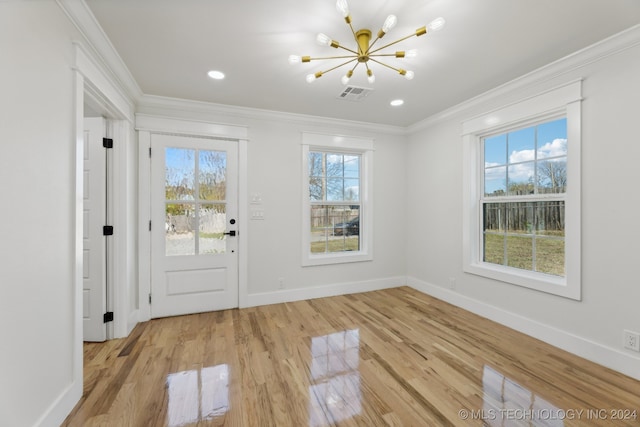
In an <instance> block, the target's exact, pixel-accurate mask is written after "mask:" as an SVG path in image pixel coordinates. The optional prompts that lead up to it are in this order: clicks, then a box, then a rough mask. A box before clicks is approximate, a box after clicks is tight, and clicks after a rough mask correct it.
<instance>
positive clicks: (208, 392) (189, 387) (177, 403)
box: [167, 365, 229, 427]
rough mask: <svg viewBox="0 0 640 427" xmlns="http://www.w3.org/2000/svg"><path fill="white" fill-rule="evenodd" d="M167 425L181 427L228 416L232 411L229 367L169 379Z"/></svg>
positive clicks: (175, 375)
mask: <svg viewBox="0 0 640 427" xmlns="http://www.w3.org/2000/svg"><path fill="white" fill-rule="evenodd" d="M167 389H168V393H169V404H168V406H169V407H168V409H167V422H168V424H169V426H170V427H180V426H184V425H188V424H190V423H195V422H196V421H209V420H214V419H215V418H222V417H224V415H225V413H226V412H227V411H228V410H229V366H228V365H217V366H210V367H208V368H201V369H192V370H190V371H183V372H177V373H175V374H169V375H168V376H167Z"/></svg>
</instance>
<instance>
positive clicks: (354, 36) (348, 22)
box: [347, 20, 358, 42]
mask: <svg viewBox="0 0 640 427" xmlns="http://www.w3.org/2000/svg"><path fill="white" fill-rule="evenodd" d="M347 24H349V28H351V34H353V38H354V39H356V42H357V41H358V38H357V37H356V30H354V29H353V25H352V24H351V20H349V21H347Z"/></svg>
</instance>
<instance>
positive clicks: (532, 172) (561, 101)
mask: <svg viewBox="0 0 640 427" xmlns="http://www.w3.org/2000/svg"><path fill="white" fill-rule="evenodd" d="M580 92H581V83H580V82H574V83H570V84H568V85H565V86H562V87H560V88H557V89H554V90H551V91H549V92H546V93H544V94H541V95H538V96H536V97H533V98H529V99H527V100H524V101H522V102H519V103H516V104H512V105H510V106H508V107H505V108H503V109H501V110H498V111H494V112H492V113H489V114H486V115H483V116H480V117H477V118H474V119H471V120H469V121H467V122H465V123H464V125H463V126H464V153H465V168H464V170H465V177H464V182H465V196H464V197H465V199H464V201H465V215H467V217H466V218H465V222H464V230H463V231H464V242H463V247H464V251H465V254H464V268H465V271H466V272H469V273H473V274H478V275H481V276H485V277H489V278H492V279H496V280H501V281H503V282H507V283H512V284H515V285H519V286H525V287H528V288H532V289H537V290H541V291H544V292H549V293H553V294H556V295H561V296H565V297H568V298H573V299H580V99H581V97H580Z"/></svg>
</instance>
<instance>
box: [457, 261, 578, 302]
mask: <svg viewBox="0 0 640 427" xmlns="http://www.w3.org/2000/svg"><path fill="white" fill-rule="evenodd" d="M464 271H465V273H470V274H475V275H476V276H481V277H486V278H488V279H493V280H498V281H500V282H505V283H509V284H512V285H516V286H521V287H524V288H529V289H534V290H537V291H541V292H546V293H549V294H552V295H557V296H561V297H565V298H569V299H573V300H578V301H579V300H580V285H579V284H577V286H576V285H575V284H574V285H573V286H572V285H571V283H570V281H569V280H567V278H565V277H558V276H553V275H550V274H544V273H535V272H530V271H526V270H520V269H517V268H511V267H503V266H500V265H495V264H489V263H483V262H481V263H474V264H470V265H467V266H465V268H464Z"/></svg>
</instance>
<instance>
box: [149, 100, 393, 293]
mask: <svg viewBox="0 0 640 427" xmlns="http://www.w3.org/2000/svg"><path fill="white" fill-rule="evenodd" d="M138 112H139V113H144V114H151V115H156V116H172V117H176V118H187V119H190V120H203V121H207V122H213V123H223V124H233V125H242V126H246V127H248V133H249V135H248V138H249V142H248V166H247V168H248V185H247V187H248V189H247V190H248V195H249V199H251V195H252V194H254V193H259V194H260V196H261V198H262V204H261V206H259V207H260V208H261V209H263V210H264V213H265V215H264V218H265V219H264V220H257V221H256V220H247V219H244V220H241V221H240V223H239V229H240V232H241V233H243V232H244V231H243V230H247V231H248V233H249V242H248V248H246V249H245V250H248V253H249V258H248V265H249V271H248V294H249V297H248V305H260V304H268V303H275V302H281V301H291V300H296V299H302V298H309V297H317V296H325V295H331V294H335V293H346V292H354V291H361V290H366V289H375V288H381V287H389V286H399V285H403V284H404V283H405V280H404V277H405V250H404V248H405V237H404V236H405V230H406V227H405V220H404V218H405V212H404V200H405V197H406V179H405V175H404V162H405V142H406V137H405V136H404V135H403V132H402V130H401V129H398V128H384V127H380V126H375V125H366V126H362V125H355V124H352V123H346V122H345V123H341V122H338V121H335V120H333V121H328V120H324V119H320V118H313V117H307V116H294V115H285V114H279V113H268V112H260V111H254V112H252V111H250V110H243V111H242V112H241V113H239V114H230V113H229V112H228V111H227V109H225V108H223V107H220V108H218V107H216V106H212V105H210V104H209V105H207V104H204V103H198V102H189V101H178V100H166V99H161V98H155V97H145V98H144V99H143V100H142V101H141V102H140V105H139V107H138ZM305 131H310V132H317V133H327V134H342V135H350V136H357V137H370V138H373V139H374V150H375V151H374V168H373V170H374V182H375V184H374V227H375V229H374V259H373V261H369V262H357V263H348V264H340V265H333V266H331V265H330V266H313V267H302V266H301V261H302V250H303V248H302V246H301V241H302V235H301V233H302V218H301V216H302V201H301V195H302V185H303V181H304V180H303V178H302V147H301V141H302V132H305ZM241 250H242V249H241ZM279 278H284V283H285V287H284V289H282V290H281V289H279V288H278V286H279V282H278V279H279ZM142 303H143V301H141V304H142Z"/></svg>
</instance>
